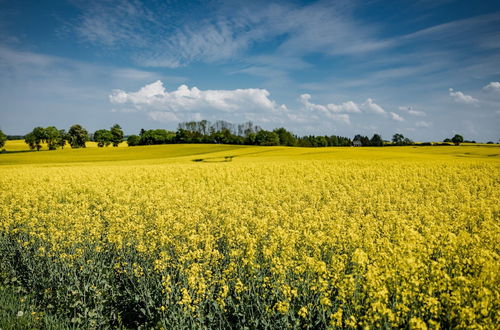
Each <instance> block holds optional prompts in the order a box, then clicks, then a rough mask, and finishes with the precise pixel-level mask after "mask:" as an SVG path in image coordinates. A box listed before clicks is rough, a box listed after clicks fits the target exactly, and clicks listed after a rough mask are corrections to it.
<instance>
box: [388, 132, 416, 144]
mask: <svg viewBox="0 0 500 330" xmlns="http://www.w3.org/2000/svg"><path fill="white" fill-rule="evenodd" d="M392 144H393V145H397V146H409V145H412V144H413V141H412V140H410V139H409V138H405V137H404V135H403V134H399V133H397V134H394V135H393V136H392Z"/></svg>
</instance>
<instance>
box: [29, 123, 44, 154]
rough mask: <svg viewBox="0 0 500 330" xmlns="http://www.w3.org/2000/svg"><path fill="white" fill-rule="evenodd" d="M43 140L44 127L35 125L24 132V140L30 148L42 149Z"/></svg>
mask: <svg viewBox="0 0 500 330" xmlns="http://www.w3.org/2000/svg"><path fill="white" fill-rule="evenodd" d="M44 140H45V128H43V127H39V126H38V127H35V128H33V130H32V131H31V132H30V133H28V134H26V136H25V138H24V142H26V144H27V145H29V147H30V149H31V150H35V149H36V150H37V151H40V149H42V142H43V141H44Z"/></svg>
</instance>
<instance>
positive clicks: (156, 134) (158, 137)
mask: <svg viewBox="0 0 500 330" xmlns="http://www.w3.org/2000/svg"><path fill="white" fill-rule="evenodd" d="M175 139H176V134H175V133H174V132H171V131H167V130H165V129H150V130H147V131H144V130H143V131H141V134H140V143H139V144H140V145H153V144H166V143H174V142H175Z"/></svg>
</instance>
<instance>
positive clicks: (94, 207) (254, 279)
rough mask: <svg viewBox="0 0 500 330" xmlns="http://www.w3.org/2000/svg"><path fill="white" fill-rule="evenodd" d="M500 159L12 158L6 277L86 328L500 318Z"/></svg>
mask: <svg viewBox="0 0 500 330" xmlns="http://www.w3.org/2000/svg"><path fill="white" fill-rule="evenodd" d="M499 174H500V173H499V168H498V164H497V163H495V162H480V161H467V162H465V161H454V162H451V161H444V160H439V161H436V162H429V161H404V162H401V161H397V160H383V161H382V160H379V161H375V160H372V161H370V160H337V161H335V160H321V159H317V160H308V161H305V160H296V159H293V158H290V159H278V160H273V161H267V162H258V161H257V160H251V161H245V162H243V161H238V160H235V161H232V162H221V163H192V162H181V163H172V164H156V165H155V164H152V165H146V164H139V165H137V164H136V165H134V164H132V163H131V164H121V165H118V164H115V165H113V164H106V165H105V166H104V165H99V164H98V163H96V164H93V165H82V164H79V165H73V166H25V167H19V168H14V167H4V168H3V169H2V170H1V172H0V187H1V189H2V194H1V195H0V259H1V264H2V266H0V271H1V274H0V275H1V276H2V279H3V280H4V281H5V282H8V283H11V285H13V286H16V287H19V288H20V289H21V290H24V291H26V292H33V293H34V295H35V299H36V301H37V302H38V303H39V305H40V306H46V309H45V312H46V313H53V314H57V315H63V316H65V317H67V318H68V319H69V320H71V322H72V323H73V324H74V325H75V326H79V327H109V326H127V327H138V326H148V327H164V328H171V327H186V326H187V327H200V326H208V327H236V328H239V327H244V326H246V327H251V328H266V327H271V328H277V327H309V328H328V327H332V328H335V327H352V328H356V327H365V326H369V327H413V328H427V327H430V328H439V327H459V328H469V327H477V328H494V327H495V326H496V325H498V324H499V323H500V303H499V302H500V289H499V287H500V269H499V268H500V260H499V255H500V253H499V250H500V248H499V246H500V244H499V243H500V226H499V215H500V189H499Z"/></svg>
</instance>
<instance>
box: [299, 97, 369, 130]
mask: <svg viewBox="0 0 500 330" xmlns="http://www.w3.org/2000/svg"><path fill="white" fill-rule="evenodd" d="M310 99H311V95H309V94H302V95H300V98H299V100H300V102H301V103H302V104H303V105H304V107H305V108H306V109H307V110H309V111H316V112H319V113H321V114H323V115H325V116H326V117H328V118H330V119H333V120H336V121H340V122H344V123H346V124H350V123H351V121H350V118H349V115H348V114H347V113H359V112H361V110H360V108H359V106H358V105H357V104H356V103H354V102H353V101H347V102H344V103H342V104H334V103H329V104H326V105H322V104H315V103H312V102H311V101H310Z"/></svg>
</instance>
